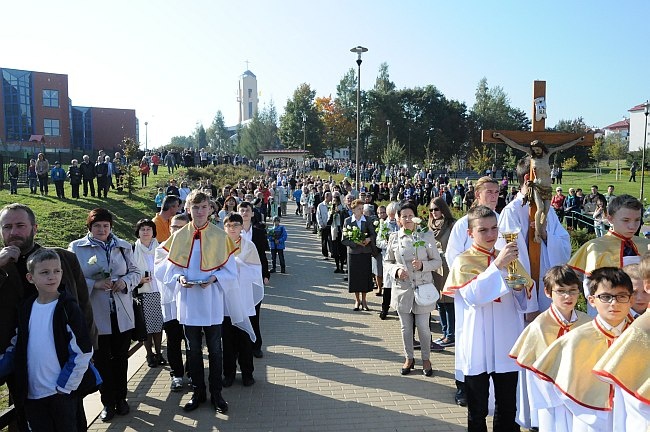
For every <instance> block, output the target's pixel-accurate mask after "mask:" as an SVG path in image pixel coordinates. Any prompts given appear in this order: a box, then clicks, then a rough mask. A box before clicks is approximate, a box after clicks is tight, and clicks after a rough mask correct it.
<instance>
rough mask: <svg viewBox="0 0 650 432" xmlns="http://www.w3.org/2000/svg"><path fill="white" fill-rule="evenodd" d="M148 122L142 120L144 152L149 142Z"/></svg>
mask: <svg viewBox="0 0 650 432" xmlns="http://www.w3.org/2000/svg"><path fill="white" fill-rule="evenodd" d="M148 126H149V122H144V152H145V153H146V152H147V145H148V144H149V128H148Z"/></svg>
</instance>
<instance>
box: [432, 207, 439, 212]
mask: <svg viewBox="0 0 650 432" xmlns="http://www.w3.org/2000/svg"><path fill="white" fill-rule="evenodd" d="M429 211H430V212H431V213H433V212H437V211H440V209H439V208H437V207H434V208H430V209H429Z"/></svg>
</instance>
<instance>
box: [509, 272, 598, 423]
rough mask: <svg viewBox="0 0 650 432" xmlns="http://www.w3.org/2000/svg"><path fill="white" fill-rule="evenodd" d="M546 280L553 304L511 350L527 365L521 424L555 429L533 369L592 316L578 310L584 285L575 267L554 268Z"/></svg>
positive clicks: (520, 400) (519, 397)
mask: <svg viewBox="0 0 650 432" xmlns="http://www.w3.org/2000/svg"><path fill="white" fill-rule="evenodd" d="M543 282H544V293H545V294H546V295H547V296H548V297H549V298H550V299H551V300H552V304H551V307H550V308H548V309H547V310H545V311H544V312H542V313H541V314H540V315H539V316H538V317H537V318H535V320H534V321H533V322H532V323H530V324H529V325H528V326H527V327H526V328H525V329H524V331H523V333H522V334H521V336H519V339H517V342H516V343H515V345H514V346H513V347H512V349H511V350H510V357H512V358H514V359H515V361H516V362H517V364H518V365H519V366H521V367H522V368H524V370H523V371H522V373H521V374H520V375H519V379H520V380H526V385H524V386H522V385H520V386H519V388H518V389H517V390H518V392H517V423H519V424H520V425H521V426H523V427H525V428H527V429H530V428H532V427H539V428H540V430H552V429H550V428H549V427H548V425H549V423H550V422H549V421H548V418H550V417H552V415H553V413H552V412H551V413H547V412H546V411H548V409H539V408H538V407H542V406H544V404H543V399H544V397H543V396H542V395H541V394H540V390H539V389H538V386H537V383H538V380H537V378H536V376H535V373H534V372H532V371H531V370H530V369H531V368H532V366H533V364H534V363H535V361H536V360H537V358H538V357H539V356H540V355H541V354H542V353H543V352H544V351H545V350H546V348H548V346H549V345H550V344H551V343H553V342H554V341H555V340H556V339H557V338H559V337H562V336H563V335H564V334H566V333H567V332H569V331H570V330H571V329H572V328H575V327H578V326H580V325H582V324H585V323H587V322H589V321H590V318H589V316H588V315H587V314H585V313H583V312H580V311H577V310H575V306H576V303H577V302H578V297H579V296H580V289H581V286H582V284H581V282H580V279H579V278H578V276H577V275H576V274H575V272H574V271H573V270H572V269H571V267H569V266H567V265H564V266H555V267H553V268H551V269H550V270H549V271H548V272H547V273H546V274H545V275H544V280H543ZM520 384H521V383H520ZM522 390H523V391H525V394H524V393H522ZM540 418H541V419H542V420H540ZM544 420H546V423H544Z"/></svg>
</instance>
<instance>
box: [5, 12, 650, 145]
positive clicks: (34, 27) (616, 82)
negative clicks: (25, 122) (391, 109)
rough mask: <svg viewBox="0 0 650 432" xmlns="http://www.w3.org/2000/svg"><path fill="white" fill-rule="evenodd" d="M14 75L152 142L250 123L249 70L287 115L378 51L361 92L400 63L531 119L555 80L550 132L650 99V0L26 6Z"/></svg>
mask: <svg viewBox="0 0 650 432" xmlns="http://www.w3.org/2000/svg"><path fill="white" fill-rule="evenodd" d="M0 11H1V13H2V16H3V20H2V21H3V22H2V25H1V26H0V41H2V49H1V50H0V53H1V54H0V67H7V68H14V69H25V70H37V71H44V72H55V73H62V74H67V75H68V76H69V88H70V97H71V98H72V102H73V104H75V105H84V106H98V107H115V108H133V109H135V110H136V114H137V116H138V118H139V119H140V132H141V141H142V142H143V143H144V122H145V121H148V122H149V128H148V129H149V146H150V147H156V146H159V145H164V144H166V143H167V142H168V141H169V138H171V137H172V136H174V135H189V134H190V133H191V132H192V130H193V129H194V128H195V126H196V124H197V122H201V123H203V124H204V125H205V126H206V127H207V126H208V125H209V124H210V123H211V121H212V118H213V117H214V115H215V113H216V112H217V110H221V111H222V112H223V113H224V116H225V118H226V123H227V124H229V125H230V124H234V123H236V121H237V103H236V90H237V81H238V78H239V75H240V74H241V73H242V72H243V71H244V70H245V69H246V63H245V61H246V60H249V61H250V65H249V69H250V70H251V71H253V72H254V73H255V75H256V76H257V78H258V89H259V91H260V92H261V98H260V101H261V105H264V104H265V103H267V104H268V103H269V101H270V100H271V99H272V100H273V101H274V102H275V105H276V107H277V108H278V110H279V111H280V112H281V111H282V109H283V107H284V105H285V103H286V100H287V98H290V97H291V95H292V93H293V91H294V90H295V89H296V87H297V86H298V85H299V84H301V83H303V82H306V83H309V84H310V85H311V86H312V88H313V89H315V90H316V92H317V95H318V96H327V95H330V94H331V95H332V96H334V95H335V93H336V85H337V84H338V82H339V80H340V79H341V77H342V76H343V74H344V73H345V72H346V71H347V70H348V69H349V68H351V67H353V68H356V64H355V59H356V58H355V55H354V54H352V53H350V52H349V50H350V48H352V47H354V46H357V45H363V46H365V47H367V48H368V49H369V51H368V52H367V53H366V54H365V55H364V57H363V65H362V71H361V75H362V76H361V85H362V87H363V88H370V87H372V86H373V84H374V80H375V76H376V73H377V70H378V67H379V65H380V64H381V63H382V62H387V63H388V65H389V72H390V76H391V79H392V80H393V81H394V82H395V84H396V85H397V87H398V88H404V87H416V86H425V85H429V84H432V85H435V86H436V87H438V89H440V90H441V91H442V92H443V93H444V94H445V96H446V97H447V98H449V99H456V100H460V101H464V102H465V103H466V104H467V105H468V106H471V105H473V103H474V92H475V90H476V86H477V84H478V81H479V80H480V79H481V78H482V77H486V78H487V80H488V85H490V86H497V85H498V86H501V87H503V89H504V90H505V92H506V93H507V94H508V95H509V97H510V101H511V104H512V105H513V106H516V107H518V108H521V109H523V110H524V111H526V112H527V113H529V116H530V111H531V105H532V100H531V99H532V83H533V81H534V80H536V79H540V80H546V81H547V111H548V116H549V117H548V119H547V122H546V124H547V126H553V125H555V124H556V123H557V121H558V120H560V119H573V118H576V117H580V116H582V117H584V119H585V121H586V122H587V124H589V125H593V126H600V127H602V126H606V125H608V124H610V123H614V122H616V121H618V120H620V119H621V118H622V117H623V116H625V115H627V110H628V109H629V108H631V107H632V106H634V105H636V104H639V103H642V102H643V101H645V100H646V99H648V98H650V85H648V83H647V82H646V80H647V79H646V76H648V72H649V71H650V55H648V47H649V46H650V38H649V37H648V34H647V33H648V30H647V29H648V18H649V17H650V2H648V1H644V0H625V1H620V2H613V1H604V0H591V1H586V0H573V1H567V0H563V1H561V0H547V1H537V2H532V1H523V0H522V1H515V0H503V1H496V0H492V1H491V0H482V1H481V0H466V1H461V0H457V1H433V0H432V1H424V0H422V1H415V0H401V1H399V2H398V1H386V0H375V1H370V0H358V1H344V0H330V1H327V2H322V1H308V0H307V1H305V0H303V1H297V0H286V1H283V0H276V1H268V0H266V1H264V0H252V1H248V2H243V1H221V0H214V1H210V0H187V1H185V2H180V1H171V0H157V1H155V2H154V1H141V0H130V1H125V0H112V1H110V2H94V1H78V0H66V1H61V2H53V1H51V0H47V1H45V0H34V1H30V0H24V1H20V2H19V1H11V2H3V5H2V7H1V8H0Z"/></svg>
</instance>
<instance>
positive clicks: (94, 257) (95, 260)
mask: <svg viewBox="0 0 650 432" xmlns="http://www.w3.org/2000/svg"><path fill="white" fill-rule="evenodd" d="M88 264H90V265H94V264H97V255H93V256H91V257H90V258H89V259H88Z"/></svg>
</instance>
